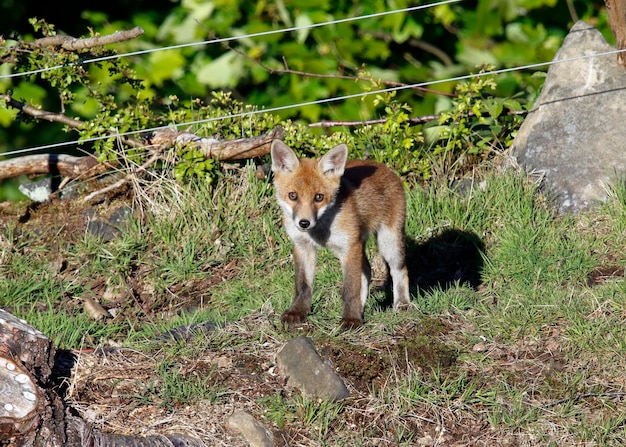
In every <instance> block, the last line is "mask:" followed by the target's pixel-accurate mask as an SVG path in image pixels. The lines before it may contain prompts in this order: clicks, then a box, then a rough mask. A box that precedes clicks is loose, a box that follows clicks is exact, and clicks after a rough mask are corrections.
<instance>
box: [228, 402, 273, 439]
mask: <svg viewBox="0 0 626 447" xmlns="http://www.w3.org/2000/svg"><path fill="white" fill-rule="evenodd" d="M227 424H228V428H230V429H231V430H233V431H235V432H237V433H239V434H241V435H242V436H243V437H244V438H246V441H248V443H249V444H250V447H272V446H273V445H274V440H273V439H272V434H271V433H270V432H269V431H268V430H267V429H266V428H265V426H264V425H263V424H261V423H260V422H259V421H257V420H256V419H255V418H254V417H253V416H252V415H251V414H250V413H247V412H245V411H241V410H238V411H235V412H234V413H233V414H232V415H231V416H230V417H229V418H228V422H227Z"/></svg>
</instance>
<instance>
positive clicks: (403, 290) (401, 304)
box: [377, 223, 411, 310]
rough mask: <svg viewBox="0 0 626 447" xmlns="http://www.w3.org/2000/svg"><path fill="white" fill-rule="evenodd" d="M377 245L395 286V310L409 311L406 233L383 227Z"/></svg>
mask: <svg viewBox="0 0 626 447" xmlns="http://www.w3.org/2000/svg"><path fill="white" fill-rule="evenodd" d="M402 226H404V223H403V224H402ZM377 243H378V251H379V252H380V254H381V255H382V257H383V258H384V259H385V262H387V265H388V266H389V274H390V275H391V281H392V284H393V309H394V310H406V309H409V308H410V307H411V299H410V297H409V274H408V270H407V268H406V262H405V248H404V244H405V241H404V231H403V230H397V229H394V228H389V227H388V226H386V225H382V226H381V228H380V229H379V231H378V235H377Z"/></svg>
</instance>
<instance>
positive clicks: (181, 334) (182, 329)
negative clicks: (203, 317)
mask: <svg viewBox="0 0 626 447" xmlns="http://www.w3.org/2000/svg"><path fill="white" fill-rule="evenodd" d="M217 327H218V326H217V325H216V324H214V323H211V322H208V321H205V322H203V323H194V324H189V325H185V326H178V327H175V328H173V329H170V330H169V331H166V332H164V333H163V334H161V335H159V336H158V337H157V340H174V341H188V340H189V339H190V338H191V337H193V336H195V335H198V334H206V333H209V332H211V331H214V330H215V329H217Z"/></svg>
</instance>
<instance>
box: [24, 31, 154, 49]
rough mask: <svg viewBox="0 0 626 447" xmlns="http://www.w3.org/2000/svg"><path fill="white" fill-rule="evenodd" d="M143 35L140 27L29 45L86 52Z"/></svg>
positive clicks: (44, 39)
mask: <svg viewBox="0 0 626 447" xmlns="http://www.w3.org/2000/svg"><path fill="white" fill-rule="evenodd" d="M142 34H143V29H142V28H141V27H139V26H136V27H135V28H132V29H129V30H125V31H116V32H114V33H113V34H108V35H106V36H94V37H85V38H76V37H71V36H49V37H43V38H41V39H37V40H35V41H34V42H30V43H28V45H30V46H33V47H36V48H45V47H58V46H60V47H61V48H63V49H65V50H69V51H78V50H86V49H89V48H94V47H101V46H104V45H109V44H113V43H119V42H124V41H126V40H131V39H135V38H137V37H139V36H141V35H142Z"/></svg>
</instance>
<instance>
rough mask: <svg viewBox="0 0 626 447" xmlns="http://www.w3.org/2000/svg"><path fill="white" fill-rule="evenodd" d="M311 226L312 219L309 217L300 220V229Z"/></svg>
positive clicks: (306, 228) (304, 229)
mask: <svg viewBox="0 0 626 447" xmlns="http://www.w3.org/2000/svg"><path fill="white" fill-rule="evenodd" d="M310 226H311V221H310V220H308V219H300V220H299V221H298V229H299V230H303V231H306V230H308V229H309V227H310Z"/></svg>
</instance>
